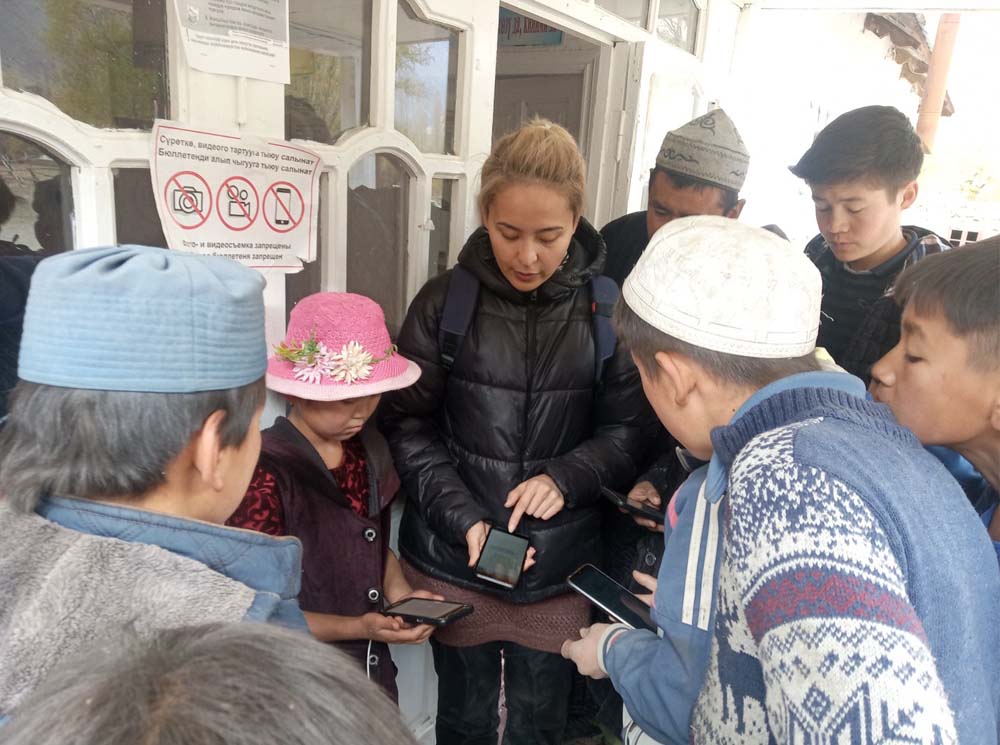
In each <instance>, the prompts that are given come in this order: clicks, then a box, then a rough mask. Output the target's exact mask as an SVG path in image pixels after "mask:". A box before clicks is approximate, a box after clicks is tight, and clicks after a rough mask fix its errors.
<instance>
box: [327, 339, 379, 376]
mask: <svg viewBox="0 0 1000 745" xmlns="http://www.w3.org/2000/svg"><path fill="white" fill-rule="evenodd" d="M374 362H375V358H374V357H372V355H371V352H369V351H368V350H366V349H365V348H364V347H362V346H361V344H360V343H359V342H356V341H352V342H348V343H347V344H345V345H344V346H343V347H341V348H340V351H339V352H337V353H335V354H330V355H328V356H327V357H326V360H325V365H324V367H325V370H324V372H325V373H326V375H327V376H328V377H329V378H330V379H331V380H335V381H338V382H343V383H347V384H348V385H350V384H351V383H353V382H355V381H357V380H366V379H367V378H368V377H369V376H370V375H371V374H372V367H373V365H374Z"/></svg>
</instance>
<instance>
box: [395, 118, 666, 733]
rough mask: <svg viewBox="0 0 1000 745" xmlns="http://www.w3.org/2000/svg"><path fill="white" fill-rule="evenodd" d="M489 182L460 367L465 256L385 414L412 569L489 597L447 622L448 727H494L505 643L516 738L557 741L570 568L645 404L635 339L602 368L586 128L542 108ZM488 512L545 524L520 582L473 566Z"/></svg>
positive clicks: (463, 596) (506, 147) (576, 610)
mask: <svg viewBox="0 0 1000 745" xmlns="http://www.w3.org/2000/svg"><path fill="white" fill-rule="evenodd" d="M482 184H483V187H482V190H481V192H480V195H479V201H480V209H481V212H482V216H483V223H484V226H485V227H482V228H480V229H478V230H477V231H476V232H475V233H473V234H472V236H471V237H470V238H469V240H468V242H467V243H466V245H465V248H464V249H463V250H462V252H461V255H460V256H459V260H458V262H459V264H460V265H461V266H462V267H463V268H464V269H466V270H467V271H468V272H469V273H471V274H472V275H473V276H474V277H475V278H476V279H477V280H478V283H479V295H478V300H477V304H476V309H475V314H474V316H473V318H472V321H471V323H470V325H469V328H468V331H467V334H466V336H465V338H464V341H463V343H462V344H461V347H460V349H459V351H458V354H457V355H456V358H455V360H454V363H453V365H452V366H451V369H450V370H448V369H446V367H445V366H444V365H443V364H442V358H441V351H440V349H439V341H438V340H439V325H440V321H441V316H442V311H443V308H444V304H445V298H446V296H447V293H448V286H449V282H450V281H451V277H452V275H453V273H452V272H449V273H446V274H444V275H442V276H440V277H436V278H434V279H432V280H430V281H429V282H428V283H427V284H426V285H425V286H424V287H423V289H422V290H421V291H420V293H419V294H418V295H417V297H416V298H415V299H414V301H413V304H412V305H411V306H410V309H409V312H408V314H407V317H406V321H405V322H404V324H403V328H402V331H401V332H400V337H399V347H400V351H401V352H402V353H403V354H404V355H406V356H407V357H408V358H409V359H412V360H414V361H416V362H417V363H418V364H419V365H420V367H421V368H422V370H423V374H422V376H421V378H420V380H419V381H418V382H417V383H416V384H415V385H414V386H412V387H410V388H408V389H406V390H402V391H398V392H394V393H392V394H389V395H387V396H386V398H385V401H384V403H383V408H382V412H381V426H382V431H383V432H384V433H385V435H386V437H387V439H388V440H389V444H390V447H391V448H392V451H393V456H394V459H395V462H396V466H397V469H398V471H399V473H400V476H401V478H402V481H403V485H404V487H405V489H406V494H407V505H406V509H405V511H404V514H403V522H402V527H401V529H400V541H399V543H400V552H401V554H402V557H403V560H404V562H403V564H404V571H405V572H406V573H407V576H408V577H409V579H410V581H411V582H412V583H413V584H414V587H422V588H424V589H430V590H433V591H435V592H439V593H441V594H443V595H444V596H445V597H447V598H448V599H449V600H460V601H463V602H471V603H472V604H473V605H475V607H476V612H475V613H474V614H473V615H471V616H469V617H468V618H467V619H465V620H463V621H460V622H458V623H457V624H455V625H453V626H450V627H447V628H445V629H443V630H441V631H439V632H437V634H436V635H435V638H434V639H433V647H434V659H435V668H436V670H437V673H438V678H439V687H438V688H439V699H438V701H439V704H438V719H437V742H438V743H439V745H451V744H452V743H466V744H471V743H479V742H482V743H486V742H491V739H490V738H492V743H495V742H496V728H497V713H496V712H497V695H498V693H499V684H500V656H501V651H502V652H503V656H504V659H505V664H506V666H505V674H506V681H507V685H506V688H505V690H506V700H507V708H508V712H509V715H508V722H507V727H506V734H505V737H504V742H505V743H512V744H513V743H531V744H532V745H537V744H540V743H557V742H559V738H560V736H561V733H562V729H563V727H564V725H565V716H566V703H567V700H568V695H567V691H568V687H569V681H570V672H571V666H569V665H567V664H566V661H565V660H563V659H562V658H561V657H560V656H559V655H558V650H559V648H560V645H561V643H562V642H563V641H564V640H565V639H566V638H569V637H570V636H574V635H575V634H576V633H577V632H578V629H579V628H580V625H581V623H582V622H586V621H587V620H588V619H589V609H588V607H587V605H586V603H585V602H583V601H582V599H581V598H579V597H578V596H576V595H567V594H566V593H567V587H566V584H565V580H566V577H567V576H568V575H569V574H570V573H571V572H572V571H573V570H574V569H576V568H577V567H578V566H579V565H580V564H582V563H585V562H588V561H590V562H596V561H599V560H600V555H601V546H600V510H599V508H598V505H599V502H600V499H601V491H600V487H601V486H602V485H605V486H610V487H612V488H616V489H620V490H624V489H627V488H628V487H629V486H630V485H631V483H632V481H633V480H634V476H635V462H636V460H637V458H638V457H639V453H640V450H641V445H640V428H641V424H642V423H641V422H640V419H641V418H642V417H644V416H646V412H647V411H648V408H647V407H646V406H645V402H644V399H643V394H642V389H641V385H640V382H639V379H638V375H637V373H636V371H635V367H634V365H633V364H632V361H631V359H630V358H629V356H628V353H627V352H625V351H624V350H622V349H618V350H616V352H615V355H614V356H613V357H612V359H611V360H610V361H609V362H608V363H607V366H606V368H605V371H604V374H603V379H602V382H601V384H600V385H595V364H596V360H595V341H594V333H593V326H592V323H593V316H592V298H591V286H590V281H591V279H592V278H593V277H595V276H597V275H599V274H600V273H601V272H602V270H603V268H604V261H605V247H604V241H603V240H602V239H601V237H600V235H599V234H598V233H597V231H595V230H594V228H593V227H592V226H591V225H590V224H589V223H587V221H586V220H584V219H582V218H581V217H580V211H581V208H582V204H583V185H584V163H583V159H582V157H581V156H580V153H579V150H578V149H577V147H576V143H575V142H574V141H573V139H572V137H571V136H570V135H569V134H568V133H567V132H566V131H565V130H564V129H562V128H561V127H559V126H558V125H554V124H551V123H549V122H544V121H536V122H533V123H531V124H529V125H527V126H526V127H524V128H522V129H521V130H518V131H517V132H515V133H513V134H511V135H508V136H507V137H504V138H503V139H501V140H499V141H498V142H497V143H496V145H495V146H494V149H493V152H492V153H491V154H490V157H489V159H488V160H487V161H486V163H485V164H484V166H483V173H482ZM490 524H495V525H497V526H499V527H503V528H511V529H514V528H515V527H516V529H517V532H519V533H521V534H523V535H526V536H528V537H529V538H530V541H531V547H532V552H533V553H529V559H528V561H527V562H526V564H527V566H528V568H527V569H526V571H525V572H524V574H523V576H522V577H521V580H520V583H519V584H518V585H517V587H516V588H515V589H514V590H503V589H499V588H495V587H491V586H489V585H487V584H485V583H483V582H482V581H480V580H477V579H476V576H475V572H474V570H473V568H472V567H474V566H475V562H476V559H477V558H478V556H479V553H480V551H481V549H482V545H483V541H484V540H485V538H486V534H487V532H488V530H489V525H490ZM512 526H513V527H512Z"/></svg>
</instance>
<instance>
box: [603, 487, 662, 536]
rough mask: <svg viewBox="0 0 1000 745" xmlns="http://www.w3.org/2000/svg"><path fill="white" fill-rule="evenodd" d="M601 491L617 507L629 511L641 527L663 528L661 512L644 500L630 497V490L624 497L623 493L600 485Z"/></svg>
mask: <svg viewBox="0 0 1000 745" xmlns="http://www.w3.org/2000/svg"><path fill="white" fill-rule="evenodd" d="M633 491H634V490H633ZM601 493H602V494H604V496H605V497H606V498H607V499H609V500H610V501H611V502H612V503H613V504H615V505H616V506H617V507H618V509H620V510H624V511H626V512H629V513H631V514H632V516H633V517H635V518H636V522H637V523H639V524H640V525H642V526H643V527H647V528H651V529H653V530H661V531H662V530H663V519H664V518H663V513H662V512H660V511H659V510H658V509H657V508H655V507H653V506H651V505H650V504H649V503H648V502H646V501H636V500H635V499H632V498H631V495H632V492H630V493H629V496H628V497H626V496H625V495H624V494H621V493H619V492H616V491H614V490H613V489H609V488H608V487H606V486H602V487H601Z"/></svg>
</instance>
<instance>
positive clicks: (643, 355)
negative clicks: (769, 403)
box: [614, 299, 821, 388]
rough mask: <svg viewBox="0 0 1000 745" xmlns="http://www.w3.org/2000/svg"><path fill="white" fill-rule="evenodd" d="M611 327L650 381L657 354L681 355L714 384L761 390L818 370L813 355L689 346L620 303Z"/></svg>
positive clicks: (656, 367) (654, 372)
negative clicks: (745, 353) (769, 356)
mask: <svg viewBox="0 0 1000 745" xmlns="http://www.w3.org/2000/svg"><path fill="white" fill-rule="evenodd" d="M614 324H615V330H616V332H617V334H618V343H619V344H621V345H622V346H623V348H625V349H628V351H630V352H631V353H632V355H633V356H634V357H635V360H636V362H637V363H638V364H639V365H641V366H642V369H643V371H645V372H646V373H647V374H650V375H652V376H654V377H655V376H656V375H658V374H659V372H658V371H659V365H657V363H656V354H657V352H674V353H676V354H680V355H683V356H684V357H687V358H688V359H690V360H693V361H694V362H696V363H698V365H699V366H701V367H702V368H703V369H704V370H705V372H707V373H709V374H710V375H712V376H714V377H715V378H716V379H717V380H720V381H723V382H726V383H735V384H736V385H746V386H751V387H754V388H763V387H764V386H765V385H767V384H768V383H773V382H774V381H775V380H781V378H787V377H788V376H789V375H795V374H796V373H803V372H815V371H817V370H820V369H821V367H820V364H819V361H818V360H817V359H816V355H815V354H814V353H812V352H810V353H809V354H807V355H805V356H803V357H782V358H777V359H761V358H758V357H742V356H739V355H735V354H725V353H723V352H715V351H712V350H711V349H704V348H702V347H698V346H695V345H694V344H689V343H688V342H686V341H682V340H680V339H677V338H675V337H673V336H671V335H670V334H665V333H663V332H662V331H660V330H659V329H657V328H654V327H653V326H651V325H650V324H648V323H647V322H646V321H644V320H642V319H641V318H639V316H638V315H636V313H635V311H633V310H632V309H631V308H630V307H628V304H627V303H625V301H624V300H621V299H619V300H618V304H617V305H615V316H614Z"/></svg>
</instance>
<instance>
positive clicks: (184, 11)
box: [174, 0, 290, 83]
mask: <svg viewBox="0 0 1000 745" xmlns="http://www.w3.org/2000/svg"><path fill="white" fill-rule="evenodd" d="M174 6H175V7H176V8H177V17H178V21H179V23H180V26H181V37H182V39H183V44H184V53H185V54H186V55H187V59H188V63H189V64H190V65H191V67H193V68H195V69H196V70H201V71H203V72H214V73H219V74H221V75H237V76H240V77H246V78H255V79H257V80H267V81H269V82H271V83H288V82H289V80H290V78H289V68H288V0H174Z"/></svg>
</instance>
